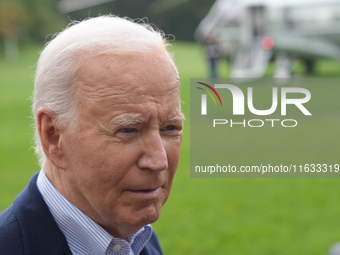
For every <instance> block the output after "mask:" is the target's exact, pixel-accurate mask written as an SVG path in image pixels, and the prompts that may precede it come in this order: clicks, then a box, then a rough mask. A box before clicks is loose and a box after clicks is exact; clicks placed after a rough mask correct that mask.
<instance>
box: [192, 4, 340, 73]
mask: <svg viewBox="0 0 340 255" xmlns="http://www.w3.org/2000/svg"><path fill="white" fill-rule="evenodd" d="M212 36H213V37H214V39H215V41H216V46H217V47H218V51H219V54H220V57H224V58H227V59H228V60H229V61H230V74H229V75H230V77H231V78H261V77H263V76H264V74H265V73H266V70H267V68H268V65H269V63H270V62H271V61H272V60H274V61H275V71H274V74H273V76H274V77H276V78H290V77H291V76H292V61H293V60H296V59H299V60H301V61H302V62H303V63H305V67H306V72H307V73H312V72H314V69H315V63H316V61H317V60H318V59H321V58H326V59H332V60H336V61H340V1H339V0H326V1H319V0H299V1H294V0H275V1H270V0H216V1H215V3H214V4H213V6H212V7H211V9H210V10H209V12H208V14H207V15H206V16H205V18H204V19H203V20H202V21H201V22H200V24H199V25H198V27H197V29H196V31H195V38H196V40H197V41H199V42H201V43H203V44H204V43H206V38H209V37H212Z"/></svg>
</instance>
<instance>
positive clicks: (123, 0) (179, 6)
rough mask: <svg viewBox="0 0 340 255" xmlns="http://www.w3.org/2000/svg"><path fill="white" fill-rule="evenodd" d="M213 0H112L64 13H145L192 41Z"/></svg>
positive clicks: (160, 25) (75, 16) (136, 15)
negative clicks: (111, 0)
mask: <svg viewBox="0 0 340 255" xmlns="http://www.w3.org/2000/svg"><path fill="white" fill-rule="evenodd" d="M214 2H215V0H138V1H136V0H116V1H113V2H109V3H105V4H101V5H98V6H93V7H91V8H85V9H82V10H78V11H74V12H71V13H68V14H67V16H68V17H69V18H70V19H75V20H81V19H84V18H87V17H89V16H91V17H95V16H98V15H99V14H108V13H112V14H115V15H118V16H120V17H124V16H127V17H130V18H143V17H148V20H149V22H150V23H154V24H156V25H157V27H158V28H160V29H162V30H164V31H165V32H166V33H167V34H169V33H170V34H173V35H174V36H175V37H176V39H178V40H187V41H192V40H193V35H194V32H195V30H196V28H197V26H198V24H199V22H200V21H201V20H202V19H203V18H204V17H205V15H206V14H207V13H208V11H209V9H210V7H211V6H212V5H213V3H214Z"/></svg>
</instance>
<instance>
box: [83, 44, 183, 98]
mask: <svg viewBox="0 0 340 255" xmlns="http://www.w3.org/2000/svg"><path fill="white" fill-rule="evenodd" d="M78 70H79V72H78V79H77V81H78V82H77V89H78V90H80V91H84V92H85V93H91V92H98V91H100V90H101V89H104V90H105V89H106V88H110V89H114V90H116V91H117V93H124V92H129V93H131V94H133V93H136V94H140V93H146V92H148V93H153V92H155V93H157V92H160V93H162V91H164V90H172V89H175V88H179V76H178V72H177V68H176V66H175V65H174V62H173V60H172V58H171V56H170V55H169V54H168V53H167V52H166V51H164V50H163V51H154V52H150V51H149V52H123V53H118V54H117V53H111V52H105V53H102V54H99V55H96V56H92V57H90V58H88V59H87V61H84V63H83V64H81V66H80V67H79V69H78Z"/></svg>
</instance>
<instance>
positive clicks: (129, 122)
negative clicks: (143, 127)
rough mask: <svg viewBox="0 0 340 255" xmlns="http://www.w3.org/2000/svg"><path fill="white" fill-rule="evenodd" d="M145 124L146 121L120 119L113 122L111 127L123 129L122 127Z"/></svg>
mask: <svg viewBox="0 0 340 255" xmlns="http://www.w3.org/2000/svg"><path fill="white" fill-rule="evenodd" d="M146 122H147V120H141V119H133V118H122V119H119V120H116V121H115V122H113V125H115V126H121V127H124V126H130V125H136V124H141V123H146Z"/></svg>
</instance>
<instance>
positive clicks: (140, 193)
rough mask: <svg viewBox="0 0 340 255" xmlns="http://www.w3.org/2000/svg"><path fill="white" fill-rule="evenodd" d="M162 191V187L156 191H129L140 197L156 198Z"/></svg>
mask: <svg viewBox="0 0 340 255" xmlns="http://www.w3.org/2000/svg"><path fill="white" fill-rule="evenodd" d="M160 189H161V187H158V188H156V189H141V190H128V191H130V192H132V193H135V194H138V195H145V196H155V195H157V193H158V192H159V191H160Z"/></svg>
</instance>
